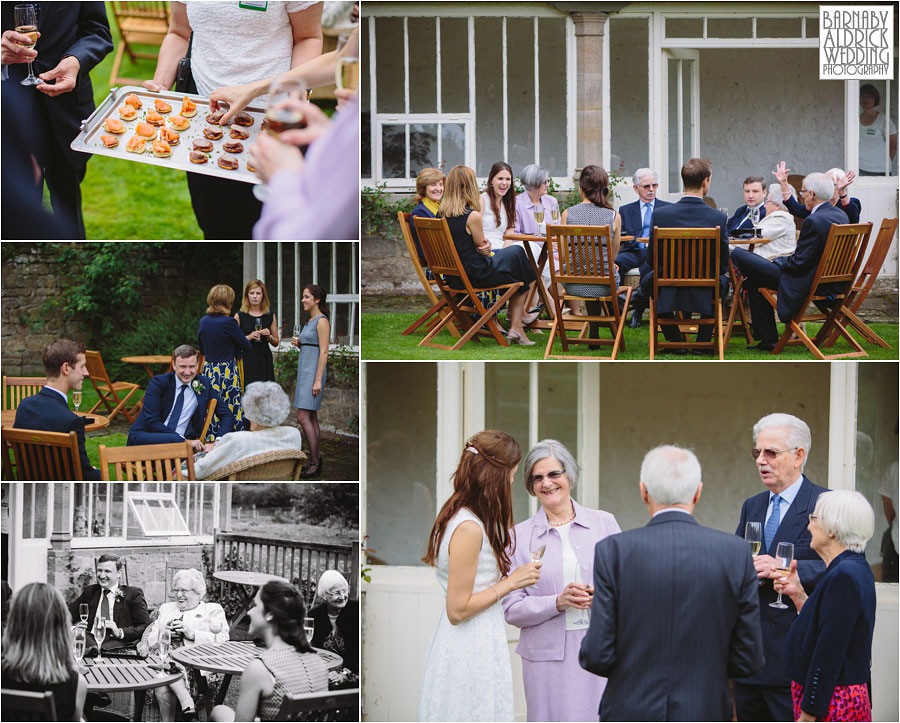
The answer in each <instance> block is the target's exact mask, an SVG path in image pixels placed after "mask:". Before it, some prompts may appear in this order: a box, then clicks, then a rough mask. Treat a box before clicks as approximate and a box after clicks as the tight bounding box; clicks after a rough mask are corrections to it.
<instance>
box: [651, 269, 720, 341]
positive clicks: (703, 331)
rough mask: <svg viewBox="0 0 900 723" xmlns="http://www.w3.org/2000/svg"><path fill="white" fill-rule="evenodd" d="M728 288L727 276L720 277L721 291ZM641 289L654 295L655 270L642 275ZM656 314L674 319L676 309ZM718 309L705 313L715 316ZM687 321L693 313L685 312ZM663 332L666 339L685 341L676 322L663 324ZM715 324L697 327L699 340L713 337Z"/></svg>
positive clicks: (653, 331) (654, 331)
mask: <svg viewBox="0 0 900 723" xmlns="http://www.w3.org/2000/svg"><path fill="white" fill-rule="evenodd" d="M727 290H728V282H727V277H720V279H719V293H720V294H723V295H724V294H725V293H727ZM640 291H641V294H642V295H643V296H645V297H646V298H648V299H650V298H651V297H652V296H653V272H652V271H651V272H650V273H649V274H645V275H644V276H642V277H641V285H640ZM656 315H657V316H658V317H659V318H660V319H674V318H675V312H674V311H657V312H656ZM715 315H716V310H715V309H713V308H710V310H709V311H708V312H707V313H706V314H704V316H706V317H715ZM685 316H686V317H687V318H686V319H685V323H688V322H689V319H690V316H691V314H690V313H688V312H685ZM661 326H662V333H663V337H664V338H665V340H666V341H684V340H685V339H684V334H682V333H681V330H680V329H679V328H678V327H677V326H675V324H662V325H661ZM713 328H714V325H713V324H702V325H699V326H698V327H697V341H710V340H711V339H712V333H713ZM650 333H651V334H654V333H656V330H655V329H651V330H650Z"/></svg>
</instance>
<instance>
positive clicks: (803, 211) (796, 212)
mask: <svg viewBox="0 0 900 723" xmlns="http://www.w3.org/2000/svg"><path fill="white" fill-rule="evenodd" d="M784 205H785V207H786V208H787V210H788V211H790V213H791V214H792V215H793V216H797V217H798V218H806V217H807V216H809V209H808V208H807V207H806V206H804V205H802V204H800V203H799V202H798V201H797V199H796V198H794V197H793V196H791V197H790V198H789V199H788V200H787V201H784Z"/></svg>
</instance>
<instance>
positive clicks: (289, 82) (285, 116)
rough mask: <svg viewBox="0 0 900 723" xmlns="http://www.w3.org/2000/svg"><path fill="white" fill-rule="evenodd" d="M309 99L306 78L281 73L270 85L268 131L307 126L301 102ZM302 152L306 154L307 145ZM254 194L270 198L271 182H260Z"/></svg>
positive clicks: (264, 198)
mask: <svg viewBox="0 0 900 723" xmlns="http://www.w3.org/2000/svg"><path fill="white" fill-rule="evenodd" d="M305 100H309V93H308V91H307V87H306V79H305V78H292V77H290V76H288V75H279V76H278V77H277V78H275V80H273V81H272V84H271V85H270V86H269V103H268V105H267V106H266V131H268V132H269V133H270V134H271V135H273V136H276V137H278V136H280V135H281V134H282V133H284V132H285V131H289V130H294V129H296V128H306V118H304V117H303V111H302V110H301V108H300V107H299V103H300V102H302V101H305ZM300 152H301V153H303V154H304V155H305V154H306V147H305V146H301V147H300ZM253 195H254V196H256V198H257V199H258V200H260V201H262V202H263V203H265V202H266V200H267V199H268V198H269V184H268V183H258V184H256V185H255V186H254V187H253Z"/></svg>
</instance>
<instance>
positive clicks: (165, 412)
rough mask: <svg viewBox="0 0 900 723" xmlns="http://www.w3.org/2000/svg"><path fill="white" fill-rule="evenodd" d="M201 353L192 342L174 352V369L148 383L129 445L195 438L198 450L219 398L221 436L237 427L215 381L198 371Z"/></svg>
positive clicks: (193, 445) (132, 427) (129, 437)
mask: <svg viewBox="0 0 900 723" xmlns="http://www.w3.org/2000/svg"><path fill="white" fill-rule="evenodd" d="M198 362H199V355H198V353H197V350H196V349H195V348H194V347H192V346H191V345H190V344H182V345H181V346H179V347H178V348H177V349H175V351H173V352H172V368H173V371H171V372H169V373H167V374H159V375H157V376H155V377H153V379H151V380H150V382H149V383H148V384H147V391H146V392H145V393H144V406H143V408H142V409H141V413H140V414H139V415H138V418H137V419H136V420H135V421H134V424H132V425H131V430H130V431H129V432H128V442H127V444H128V446H131V445H135V444H172V443H178V442H183V441H184V440H185V439H190V440H192V442H191V446H192V447H193V448H194V451H196V452H199V451H200V450H202V449H203V440H201V439H197V438H198V437H199V436H200V432H202V431H203V424H204V422H205V421H206V407H207V405H208V404H209V400H210V399H215V400H216V411H215V414H216V416H217V417H218V418H219V423H220V426H219V434H220V436H222V435H225V434H227V433H228V432H230V431H231V430H232V429H233V428H234V415H233V414H232V413H231V410H230V409H229V408H228V405H227V404H225V402H223V401H222V398H221V397H220V396H219V395H218V394H217V393H216V390H215V389H213V386H212V380H211V379H210V378H209V377H207V376H204V375H202V374H197V367H198Z"/></svg>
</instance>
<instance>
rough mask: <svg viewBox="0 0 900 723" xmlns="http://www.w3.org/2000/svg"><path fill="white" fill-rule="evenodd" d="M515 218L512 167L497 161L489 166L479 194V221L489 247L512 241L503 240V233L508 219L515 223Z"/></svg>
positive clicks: (499, 247)
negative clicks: (485, 185)
mask: <svg viewBox="0 0 900 723" xmlns="http://www.w3.org/2000/svg"><path fill="white" fill-rule="evenodd" d="M515 219H516V193H515V191H514V190H513V177H512V168H510V166H509V164H508V163H504V162H503V161H497V162H496V163H495V164H494V165H493V166H491V170H490V172H489V173H488V178H487V188H486V189H485V191H484V193H482V194H481V222H482V226H483V230H484V237H485V238H486V239H487V240H488V241H490V242H491V249H493V250H494V251H499V250H500V249H502V248H504V247H505V246H509V245H510V244H511V243H512V242H511V241H504V240H503V234H505V233H506V229H508V228H509V225H510V221H512V222H513V224H515ZM519 243H520V244H521V243H522V242H521V241H519ZM535 258H537V257H535Z"/></svg>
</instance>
